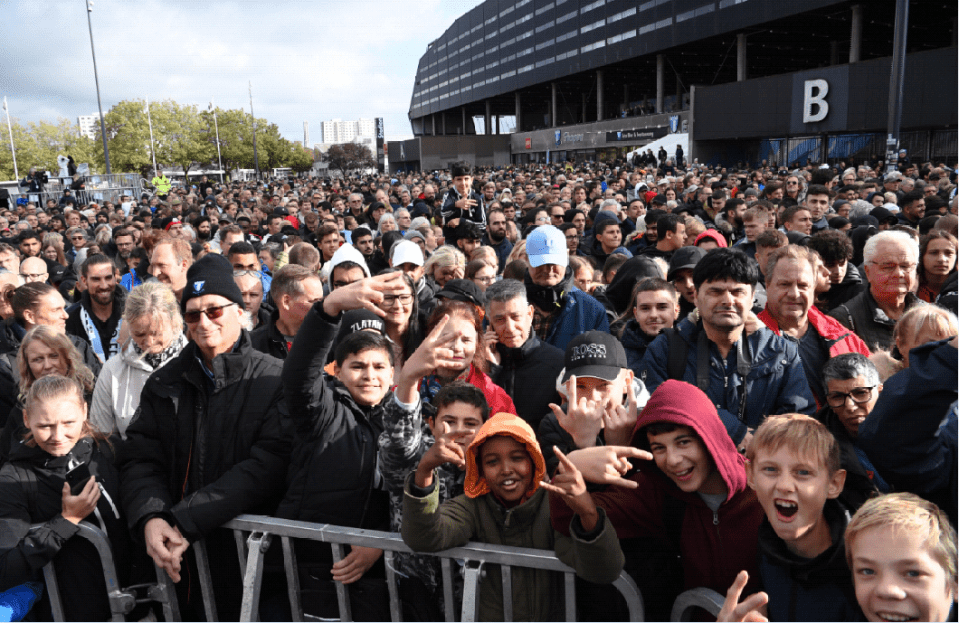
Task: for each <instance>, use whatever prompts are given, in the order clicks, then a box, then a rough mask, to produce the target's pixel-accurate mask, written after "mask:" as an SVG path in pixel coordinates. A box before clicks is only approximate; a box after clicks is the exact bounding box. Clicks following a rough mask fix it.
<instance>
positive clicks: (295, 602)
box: [280, 536, 303, 622]
mask: <svg viewBox="0 0 959 623" xmlns="http://www.w3.org/2000/svg"><path fill="white" fill-rule="evenodd" d="M280 543H281V544H282V545H283V569H284V570H285V571H286V592H287V596H288V597H289V598H290V613H291V614H290V618H292V619H293V620H294V621H297V622H299V621H302V620H303V605H302V604H301V603H300V575H299V573H298V571H297V569H298V568H299V567H297V566H296V550H294V549H293V543H292V542H291V541H290V537H288V536H285V537H283V538H281V539H280Z"/></svg>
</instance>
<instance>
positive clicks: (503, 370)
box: [490, 334, 563, 430]
mask: <svg viewBox="0 0 959 623" xmlns="http://www.w3.org/2000/svg"><path fill="white" fill-rule="evenodd" d="M496 351H497V352H498V353H499V355H500V365H492V366H491V369H490V378H491V379H492V380H493V382H494V383H496V384H497V385H499V386H500V387H502V388H503V390H504V391H505V392H506V393H507V394H508V395H509V397H510V398H512V399H513V404H514V405H515V406H516V414H517V415H519V416H520V417H521V418H523V419H524V420H526V422H527V423H528V424H529V425H530V426H531V427H532V428H533V430H537V429H538V428H539V422H540V420H542V419H543V416H544V415H545V414H547V413H549V403H551V402H552V403H555V404H560V397H559V394H558V393H557V392H556V377H558V376H559V373H560V372H561V371H562V369H563V351H561V350H560V349H558V348H556V347H555V346H553V345H552V344H547V343H546V342H543V341H542V340H540V339H539V338H538V337H536V336H535V335H532V334H531V335H530V336H529V339H528V340H526V342H525V343H524V344H523V345H522V346H520V347H519V348H507V347H506V346H503V345H502V344H499V343H497V344H496Z"/></svg>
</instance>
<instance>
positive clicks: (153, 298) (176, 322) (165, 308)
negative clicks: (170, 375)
mask: <svg viewBox="0 0 959 623" xmlns="http://www.w3.org/2000/svg"><path fill="white" fill-rule="evenodd" d="M144 316H150V317H152V318H154V319H158V320H159V319H162V318H164V317H166V318H169V319H170V326H171V327H172V328H173V335H174V337H175V336H177V335H179V334H181V333H183V317H182V316H181V315H180V304H179V303H178V302H177V300H176V296H175V295H174V294H173V290H171V289H170V286H168V285H166V284H164V283H160V282H158V281H150V282H147V283H144V284H142V285H139V286H137V287H135V288H133V289H132V290H130V293H129V294H128V295H127V300H126V303H125V304H124V307H123V322H125V323H130V322H133V321H134V320H137V319H139V318H142V317H144ZM167 346H169V344H167Z"/></svg>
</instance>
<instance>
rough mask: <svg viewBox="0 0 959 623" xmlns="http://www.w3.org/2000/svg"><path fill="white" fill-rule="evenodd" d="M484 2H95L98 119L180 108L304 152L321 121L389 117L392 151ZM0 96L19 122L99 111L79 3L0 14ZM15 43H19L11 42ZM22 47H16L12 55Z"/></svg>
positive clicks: (17, 6)
mask: <svg viewBox="0 0 959 623" xmlns="http://www.w3.org/2000/svg"><path fill="white" fill-rule="evenodd" d="M478 4H479V0H461V1H458V2H456V1H450V0H418V1H417V2H412V3H407V2H397V1H395V0H357V1H347V0H323V1H319V0H314V1H310V0H273V1H271V2H262V1H260V0H234V1H231V2H226V1H224V2H217V1H204V2H196V1H193V0H164V1H162V2H161V1H158V0H137V1H136V2H129V1H126V0H95V5H94V7H93V12H92V13H91V14H90V17H91V20H92V25H93V34H94V42H95V45H96V58H97V70H98V75H99V80H100V94H101V96H102V100H103V107H104V110H105V111H106V110H109V108H110V107H111V106H112V105H113V104H115V103H117V102H119V101H121V100H125V99H142V98H144V97H149V98H150V99H151V100H152V101H158V100H163V99H174V100H176V101H178V102H180V103H181V104H195V105H196V106H198V107H200V108H205V107H206V105H207V103H209V101H210V98H213V99H214V100H215V102H216V104H217V106H219V107H221V108H239V107H243V108H245V109H246V110H249V106H250V103H249V93H248V84H249V83H251V82H252V85H253V98H254V99H253V105H254V111H255V112H256V114H257V116H258V117H265V118H267V119H269V120H270V121H271V122H273V123H276V124H277V125H278V126H279V128H280V131H281V133H282V134H283V135H284V136H285V137H286V138H288V139H291V140H301V139H302V136H303V122H304V121H308V122H309V123H310V138H311V141H312V142H319V140H320V123H321V122H322V121H325V120H329V119H356V118H360V117H364V118H370V117H383V118H384V121H385V126H386V133H387V140H397V139H398V138H402V137H406V136H409V135H411V133H412V132H411V129H410V125H409V121H408V119H407V112H408V110H409V103H410V95H411V93H412V88H413V81H414V76H415V73H416V65H417V62H418V61H419V58H420V56H421V55H422V54H423V53H424V52H425V51H426V47H427V44H428V43H429V42H430V41H433V40H434V39H436V38H437V37H439V36H440V35H441V34H442V33H443V31H444V30H446V29H447V28H448V27H449V26H450V24H452V22H453V20H454V19H456V18H457V17H459V16H460V15H462V14H463V13H465V12H466V11H468V10H469V9H471V8H473V7H474V6H476V5H478ZM4 9H5V11H4V12H5V14H6V16H7V18H6V19H5V24H4V30H6V31H7V32H6V33H4V34H5V35H6V36H4V40H5V41H7V42H8V45H5V46H2V49H0V66H2V67H4V71H3V75H2V76H0V95H6V96H7V97H8V98H9V100H10V108H11V114H12V115H13V116H15V117H17V118H19V119H20V120H21V121H23V122H33V121H39V120H41V119H44V120H49V121H54V120H55V118H56V117H58V116H59V117H66V118H68V119H71V120H74V121H75V120H76V117H77V116H78V115H87V114H90V113H91V112H94V111H96V109H97V101H96V89H95V87H94V76H93V63H92V59H91V54H90V37H89V32H88V28H87V16H86V12H85V10H84V7H83V4H82V3H80V2H70V3H48V2H36V0H12V1H11V0H8V1H7V2H5V3H4ZM14 29H15V32H14ZM11 41H17V43H16V44H14V45H9V42H11Z"/></svg>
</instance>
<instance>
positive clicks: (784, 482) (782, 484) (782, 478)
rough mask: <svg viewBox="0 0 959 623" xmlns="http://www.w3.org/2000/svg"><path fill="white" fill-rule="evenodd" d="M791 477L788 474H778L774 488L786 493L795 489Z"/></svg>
mask: <svg viewBox="0 0 959 623" xmlns="http://www.w3.org/2000/svg"><path fill="white" fill-rule="evenodd" d="M794 484H795V483H793V479H792V477H791V476H789V474H786V473H782V474H780V475H779V478H777V479H776V490H777V491H782V492H784V493H788V492H790V491H792V490H793V489H795V486H794Z"/></svg>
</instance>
